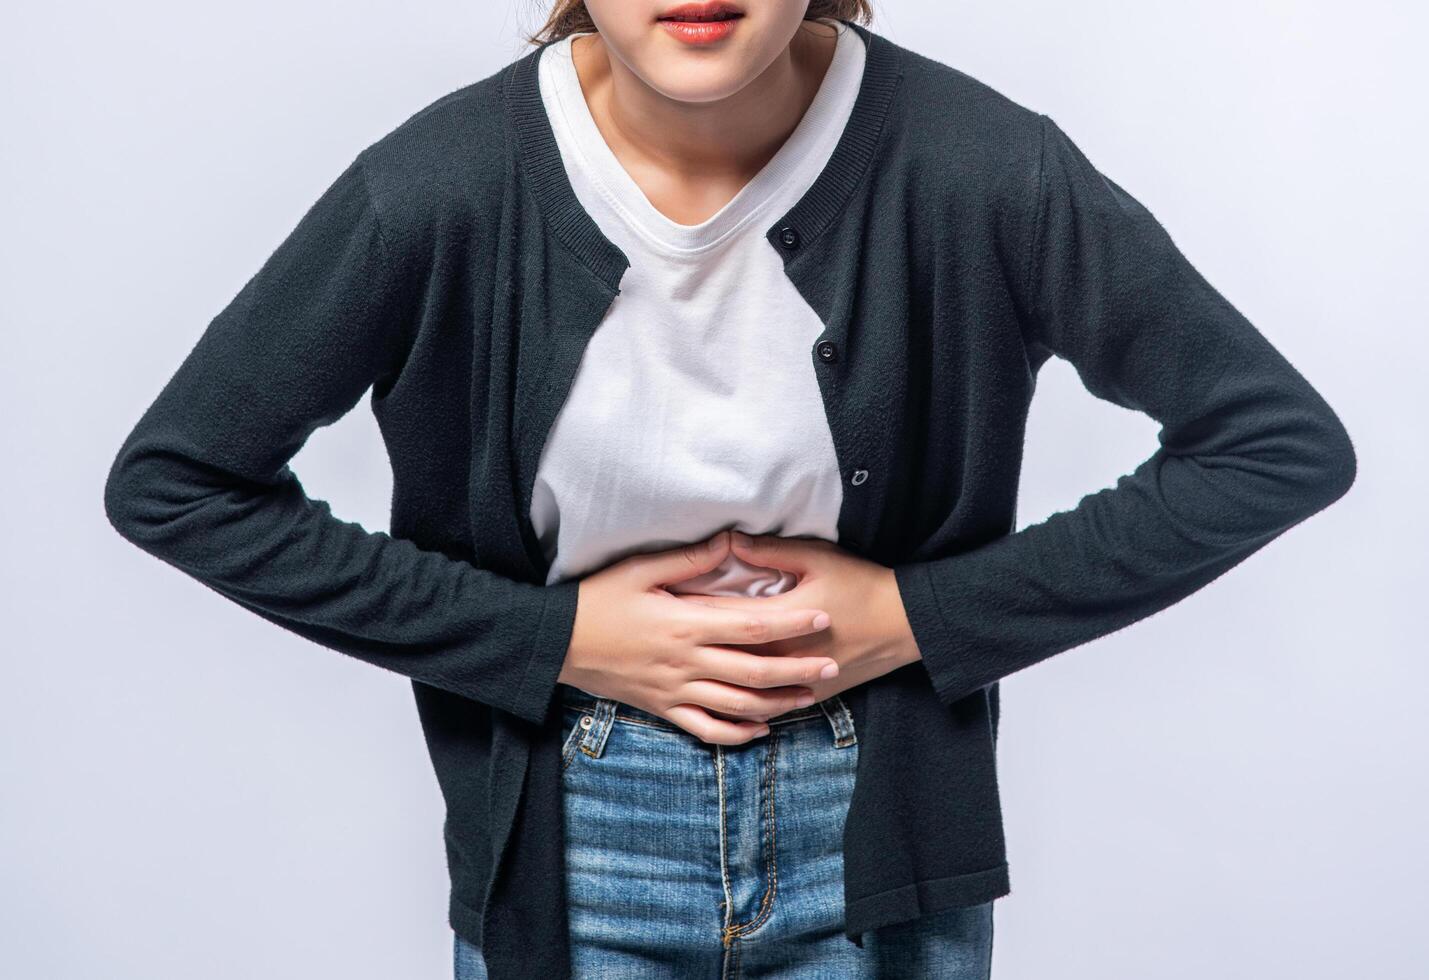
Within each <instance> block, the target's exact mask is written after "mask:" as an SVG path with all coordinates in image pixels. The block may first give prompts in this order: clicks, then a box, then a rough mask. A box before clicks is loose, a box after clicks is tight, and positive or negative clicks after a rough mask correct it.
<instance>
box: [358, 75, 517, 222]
mask: <svg viewBox="0 0 1429 980" xmlns="http://www.w3.org/2000/svg"><path fill="white" fill-rule="evenodd" d="M533 53H534V52H533ZM525 57H530V55H529V54H528V55H526V56H523V58H522V59H517V60H516V61H513V62H510V63H508V64H506V65H504V66H502V67H501V68H500V69H498V70H497V71H494V72H492V73H490V74H488V75H486V76H485V77H483V78H480V79H478V80H476V81H473V82H471V83H469V84H467V85H464V86H462V87H461V88H458V89H456V90H455V91H452V92H448V93H446V94H445V95H442V96H441V97H439V98H437V99H434V100H433V101H431V102H429V103H427V104H426V105H424V106H422V107H420V108H418V109H417V110H416V111H414V112H412V113H411V115H409V116H408V117H407V118H406V119H404V120H402V122H400V123H399V124H398V125H396V126H394V127H393V128H391V129H390V130H388V131H387V132H386V133H384V134H382V135H381V136H380V137H379V138H377V139H375V140H373V141H372V142H370V143H369V144H368V145H367V146H366V147H365V148H364V149H363V150H362V151H361V153H359V154H358V158H357V162H358V164H359V166H360V169H361V170H362V172H363V174H364V177H365V180H366V182H367V188H368V193H369V195H370V196H371V198H372V201H373V204H374V207H375V208H376V210H377V212H378V216H379V218H380V219H381V221H382V222H383V224H384V227H386V228H390V229H391V230H392V232H393V233H394V234H398V235H402V234H404V233H405V234H409V235H422V234H430V233H431V231H432V230H433V229H434V228H437V227H439V226H450V225H453V224H458V225H459V224H462V223H466V222H474V221H479V219H480V217H481V216H482V215H484V214H485V213H487V210H488V209H489V208H490V207H491V206H492V202H495V201H499V200H500V199H501V197H502V195H503V194H504V193H505V182H506V179H507V176H508V173H509V169H510V161H509V158H508V151H509V148H510V147H511V140H510V138H509V133H508V115H507V111H506V106H505V84H506V79H507V77H508V76H509V74H510V72H511V71H512V70H514V69H515V68H516V66H517V65H519V64H520V63H521V61H522V60H524V58H525Z"/></svg>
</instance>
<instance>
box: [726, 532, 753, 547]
mask: <svg viewBox="0 0 1429 980" xmlns="http://www.w3.org/2000/svg"><path fill="white" fill-rule="evenodd" d="M729 534H730V537H731V538H733V539H734V543H735V544H737V545H740V546H742V547H745V548H747V547H749V535H747V534H745V533H744V532H743V531H730V532H729Z"/></svg>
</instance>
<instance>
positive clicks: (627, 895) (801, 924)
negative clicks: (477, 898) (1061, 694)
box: [455, 687, 993, 980]
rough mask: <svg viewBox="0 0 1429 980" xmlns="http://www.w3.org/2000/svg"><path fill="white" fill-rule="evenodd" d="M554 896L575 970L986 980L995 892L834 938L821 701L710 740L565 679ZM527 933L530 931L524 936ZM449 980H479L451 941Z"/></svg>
mask: <svg viewBox="0 0 1429 980" xmlns="http://www.w3.org/2000/svg"><path fill="white" fill-rule="evenodd" d="M561 690H562V692H563V693H562V699H563V700H562V710H561V715H562V725H563V729H562V734H563V737H564V742H563V745H564V748H563V753H562V774H563V776H562V778H563V793H564V799H565V832H566V899H567V906H568V912H569V922H570V940H569V941H570V952H571V975H572V976H573V977H575V978H576V980H587V978H599V977H621V978H623V980H647V978H648V980H655V978H660V980H664V978H671V977H675V978H684V977H711V978H722V980H729V978H735V977H740V978H756V977H758V978H769V980H796V978H798V980H805V978H807V980H816V978H818V980H823V978H829V980H857V978H862V977H883V978H899V977H909V978H915V977H917V978H921V977H940V978H943V980H987V978H988V977H989V976H990V973H991V967H992V932H993V928H992V902H987V903H985V904H983V905H976V906H971V907H967V908H953V909H947V910H944V911H941V912H935V913H931V914H929V915H926V916H923V917H921V918H918V919H915V920H912V921H909V922H903V923H898V924H896V925H893V926H887V927H884V928H882V929H876V930H873V931H872V932H868V933H865V934H864V936H863V943H864V945H863V948H862V949H860V948H859V947H857V946H855V945H854V944H853V943H851V942H849V940H848V939H847V938H846V937H845V936H844V934H843V852H842V843H843V841H842V838H843V824H844V818H845V817H846V815H847V812H848V804H849V797H850V794H852V792H853V783H854V773H855V770H856V767H857V764H858V739H857V736H856V733H855V732H854V728H853V716H852V714H850V713H849V710H848V708H847V706H846V705H845V703H844V701H843V699H842V698H840V697H838V696H834V697H831V698H828V699H827V700H824V701H821V702H819V703H817V704H814V705H811V706H810V707H808V708H799V709H796V710H794V711H790V712H787V713H786V714H783V715H779V716H777V717H775V718H772V719H770V722H769V724H770V732H769V734H768V735H766V736H764V737H762V738H757V739H754V740H752V741H750V742H746V743H745V744H743V745H738V746H724V745H711V744H708V743H706V742H703V741H701V740H700V739H699V738H697V737H695V736H694V735H691V734H690V733H688V732H686V731H684V730H683V729H681V728H678V727H676V726H675V725H674V724H672V723H671V722H668V721H666V720H665V719H663V718H661V717H659V716H658V715H653V714H650V713H648V712H646V711H642V710H640V709H639V708H636V707H634V706H632V705H628V704H625V703H623V702H619V701H614V700H611V699H608V698H595V697H592V696H591V695H588V694H586V693H584V692H582V691H578V690H576V689H574V688H564V687H563V688H562V689H561ZM531 941H533V942H539V937H535V936H533V937H531ZM455 965H456V974H455V975H456V980H485V978H486V970H485V967H484V965H483V963H482V960H481V953H480V951H479V950H477V949H476V948H474V947H473V946H472V945H471V944H470V943H468V942H466V941H465V940H464V939H462V938H461V937H460V936H458V937H456V950H455Z"/></svg>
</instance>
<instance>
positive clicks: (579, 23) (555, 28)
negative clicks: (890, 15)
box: [526, 0, 873, 44]
mask: <svg viewBox="0 0 1429 980" xmlns="http://www.w3.org/2000/svg"><path fill="white" fill-rule="evenodd" d="M816 17H833V18H835V19H837V20H853V21H858V22H859V23H861V24H867V23H868V22H869V21H871V20H872V19H873V9H872V7H871V6H870V5H869V0H809V9H808V10H807V11H806V12H805V13H804V19H805V20H813V19H814V18H816ZM595 29H596V27H595V22H594V21H593V20H591V19H590V12H589V11H588V10H586V7H585V0H556V2H555V4H554V5H553V6H552V8H551V13H550V14H549V15H548V16H547V17H546V22H545V23H544V24H542V25H541V27H540V29H539V30H537V31H536V33H535V34H531V35H528V36H527V37H526V42H527V43H528V44H544V43H546V42H547V41H559V40H561V38H563V37H566V36H567V35H570V34H581V33H586V32H589V31H594V30H595Z"/></svg>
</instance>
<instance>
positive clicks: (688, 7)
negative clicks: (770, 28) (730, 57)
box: [656, 0, 744, 24]
mask: <svg viewBox="0 0 1429 980" xmlns="http://www.w3.org/2000/svg"><path fill="white" fill-rule="evenodd" d="M743 16H744V11H743V10H741V9H740V8H739V6H738V5H737V4H733V3H729V2H727V0H712V2H709V3H682V4H679V5H678V6H674V7H671V8H670V9H669V10H666V11H665V12H664V13H663V14H661V15H660V16H659V17H657V18H656V20H660V21H673V22H676V23H684V24H705V23H711V22H719V21H726V20H738V19H739V18H741V17H743Z"/></svg>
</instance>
